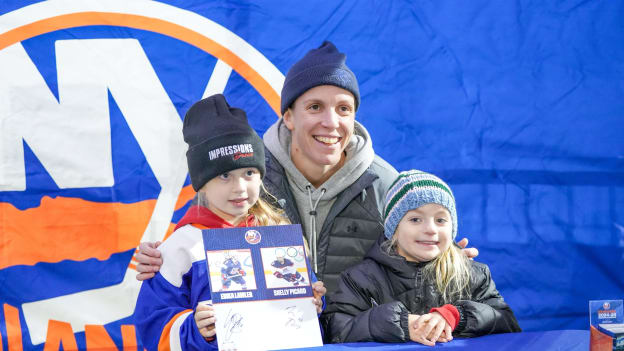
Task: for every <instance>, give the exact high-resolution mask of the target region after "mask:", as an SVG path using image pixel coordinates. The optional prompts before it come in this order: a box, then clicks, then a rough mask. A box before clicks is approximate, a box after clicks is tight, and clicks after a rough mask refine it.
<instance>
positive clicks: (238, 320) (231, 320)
mask: <svg viewBox="0 0 624 351" xmlns="http://www.w3.org/2000/svg"><path fill="white" fill-rule="evenodd" d="M243 325H244V324H243V316H242V315H241V314H240V313H232V310H229V311H228V315H227V318H226V320H225V326H224V327H225V336H224V341H225V342H228V343H230V342H231V343H233V340H232V335H233V334H234V333H240V332H241V331H242V329H243Z"/></svg>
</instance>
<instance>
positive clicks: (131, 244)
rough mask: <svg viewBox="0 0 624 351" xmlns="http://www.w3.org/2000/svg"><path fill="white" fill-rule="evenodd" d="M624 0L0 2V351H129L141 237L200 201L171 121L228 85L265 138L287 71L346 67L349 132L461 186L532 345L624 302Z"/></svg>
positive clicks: (133, 343)
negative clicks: (316, 51) (592, 308)
mask: <svg viewBox="0 0 624 351" xmlns="http://www.w3.org/2000/svg"><path fill="white" fill-rule="evenodd" d="M623 16H624V2H621V1H580V0H575V1H572V0H570V1H515V2H508V1H504V2H500V1H485V0H476V1H469V2H456V1H447V0H435V1H393V2H375V1H341V2H336V3H333V2H330V3H328V2H325V1H307V2H298V3H297V4H294V3H292V2H282V1H263V2H260V3H259V2H255V1H246V0H241V1H212V2H209V3H208V2H205V1H197V0H184V1H162V2H155V1H148V0H135V1H127V2H126V1H121V0H110V1H94V0H85V1H80V2H71V1H63V0H50V1H44V2H38V1H17V0H5V1H2V2H0V127H1V129H0V286H1V289H0V305H2V308H1V309H0V332H1V335H2V344H0V346H1V347H0V350H17V349H19V347H23V349H28V350H30V349H34V350H42V349H44V345H46V343H47V345H48V347H49V348H50V349H54V348H58V347H59V345H60V344H63V347H64V348H65V349H68V348H72V347H76V348H78V349H81V350H85V349H92V348H96V347H116V348H121V347H122V346H124V347H129V348H135V347H137V345H140V340H137V338H136V334H135V331H134V327H133V317H132V313H133V310H134V299H135V298H136V294H137V292H138V288H139V283H138V282H136V280H135V279H134V276H135V274H136V271H135V264H136V262H135V261H134V260H133V254H134V252H135V248H136V246H137V245H138V244H139V242H140V241H145V240H151V241H154V240H160V239H162V238H164V237H165V236H166V235H167V233H170V232H171V228H172V225H173V224H175V223H176V222H177V221H178V220H179V218H180V216H181V214H182V213H183V212H184V210H185V209H186V207H187V206H188V203H187V202H188V200H189V199H190V198H191V197H192V196H193V193H192V189H190V187H189V186H188V185H189V181H188V178H187V174H186V169H185V167H186V164H185V162H186V161H185V159H184V151H185V144H184V143H183V141H182V136H181V125H182V124H181V123H182V118H183V116H184V114H185V113H186V110H187V109H188V108H189V107H190V105H191V104H192V103H193V102H195V101H197V100H199V99H200V98H202V96H206V95H210V94H212V93H216V92H224V94H225V95H226V96H227V97H228V100H229V101H230V102H231V104H232V105H233V106H239V107H242V108H244V109H245V110H246V111H247V113H248V116H249V119H250V121H251V123H252V125H253V126H254V128H255V129H256V130H257V131H258V132H259V133H261V134H262V133H264V131H265V130H266V129H267V128H268V126H269V125H271V124H272V123H273V122H274V121H275V120H276V118H278V116H277V114H276V112H275V111H276V110H277V109H278V105H279V92H280V89H281V85H282V83H283V79H284V75H285V73H286V72H287V69H288V68H289V67H290V65H292V64H293V63H294V62H295V61H296V60H297V59H298V58H300V57H302V56H303V55H304V54H305V53H306V52H307V51H308V50H309V49H311V48H314V47H317V46H319V45H320V44H321V43H322V42H323V41H324V40H326V39H328V40H331V41H333V42H334V43H335V44H336V46H337V47H338V48H339V49H340V50H341V51H343V52H345V53H347V56H348V60H347V62H348V65H349V67H350V68H351V69H352V70H353V71H354V72H355V73H356V75H357V77H358V80H359V83H360V91H361V96H362V104H361V107H360V109H359V111H358V114H357V119H358V120H359V121H360V122H361V123H362V124H363V125H364V126H366V128H367V129H368V130H369V132H370V134H371V137H372V139H373V146H374V149H375V151H376V152H377V154H379V155H380V156H381V157H383V158H384V159H386V160H387V161H388V162H390V163H391V164H392V165H394V166H395V167H396V168H397V169H398V170H407V169H414V168H415V169H421V170H425V171H428V172H433V173H435V174H438V175H439V176H440V177H442V178H443V179H445V180H446V181H447V182H448V183H449V184H450V185H451V186H452V187H453V189H454V191H455V194H456V197H457V203H458V215H459V237H467V238H469V239H470V242H471V246H475V247H477V248H478V249H479V251H480V255H479V257H478V260H480V261H482V262H485V263H487V264H489V265H490V267H491V269H492V274H493V276H494V279H495V281H496V282H497V284H498V287H499V289H500V291H501V292H502V294H503V296H504V297H505V299H506V300H507V301H508V303H509V304H510V305H511V307H512V308H513V309H514V311H515V312H516V315H517V316H518V319H519V322H520V325H521V327H522V328H523V329H524V330H527V331H534V330H550V329H587V328H588V324H589V321H588V300H598V299H616V298H624V274H622V268H621V267H622V266H623V263H624V211H623V210H622V209H623V208H624V120H623V117H624V85H623V83H622V82H624V21H622V18H623Z"/></svg>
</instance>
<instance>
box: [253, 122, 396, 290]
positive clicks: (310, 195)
mask: <svg viewBox="0 0 624 351" xmlns="http://www.w3.org/2000/svg"><path fill="white" fill-rule="evenodd" d="M290 143H291V134H290V131H289V130H288V128H286V126H285V125H284V124H283V122H282V120H281V119H280V120H278V121H277V122H276V123H275V124H273V125H272V126H271V127H270V128H269V130H267V132H266V133H265V135H264V144H265V147H266V175H265V178H264V185H265V186H266V188H267V190H268V191H269V193H271V194H272V195H274V196H275V197H276V198H277V199H278V202H279V204H280V206H281V207H282V208H283V209H284V210H285V212H286V215H287V216H288V218H289V219H290V221H291V222H292V223H300V224H301V225H302V228H303V231H304V233H305V235H306V237H307V239H308V242H309V243H310V246H311V247H312V256H313V257H311V265H312V266H313V267H314V261H316V264H317V269H316V271H317V272H316V273H317V276H318V279H319V280H322V281H323V282H324V283H325V286H326V287H327V290H328V293H331V292H333V291H334V289H335V286H336V283H337V279H338V277H339V275H340V273H341V272H342V271H344V270H345V269H346V268H349V267H352V266H354V265H355V264H357V263H359V262H360V261H362V259H363V258H364V255H365V254H366V252H367V251H368V249H369V248H370V247H371V246H372V245H373V244H374V243H375V241H376V240H377V238H378V237H379V236H380V235H383V223H382V217H381V212H382V211H383V206H384V198H385V194H386V191H387V189H388V188H389V187H390V184H391V183H392V181H394V179H395V178H396V176H397V175H398V174H397V171H396V170H395V169H394V168H393V167H392V166H390V165H389V164H388V163H387V162H385V161H384V160H382V159H381V158H380V157H378V156H376V155H375V154H374V151H373V148H372V144H371V140H370V136H369V134H368V132H367V131H366V129H365V128H364V127H363V126H362V125H361V124H359V123H358V122H355V129H354V135H353V136H352V138H351V140H350V142H349V145H348V146H347V148H346V150H345V151H346V154H347V158H346V160H345V163H344V165H343V166H342V167H341V169H340V170H338V171H337V172H336V173H334V174H333V175H332V176H331V177H330V178H329V179H328V180H327V181H325V183H323V184H322V185H321V186H320V187H319V188H315V187H314V186H312V185H311V184H310V182H309V181H308V180H307V179H306V178H305V177H304V176H303V174H301V172H300V171H299V170H298V169H297V168H296V167H295V165H294V164H293V162H292V160H291V159H290ZM314 239H316V240H314ZM314 253H315V254H316V257H314ZM315 258H316V260H315Z"/></svg>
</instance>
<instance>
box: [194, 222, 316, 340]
mask: <svg viewBox="0 0 624 351" xmlns="http://www.w3.org/2000/svg"><path fill="white" fill-rule="evenodd" d="M202 234H203V239H204V249H205V250H206V261H207V265H208V272H209V274H210V288H211V298H212V299H211V301H210V302H208V303H212V305H213V306H214V309H215V312H216V319H217V321H216V323H215V327H216V331H217V342H218V344H219V350H274V349H289V348H300V347H313V346H322V345H323V342H322V339H321V331H320V325H319V321H318V316H317V314H316V306H315V305H314V303H313V294H312V287H311V283H310V274H309V272H310V267H309V263H308V260H307V259H306V254H305V247H304V245H303V235H302V232H301V226H300V225H298V224H296V225H279V226H265V227H247V228H228V229H205V230H203V231H202Z"/></svg>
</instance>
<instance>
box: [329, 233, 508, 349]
mask: <svg viewBox="0 0 624 351" xmlns="http://www.w3.org/2000/svg"><path fill="white" fill-rule="evenodd" d="M383 241H384V240H381V239H380V240H379V241H378V242H377V243H376V245H375V246H373V247H372V248H371V250H370V251H369V253H368V254H367V255H366V258H365V259H364V261H363V262H362V263H360V264H359V265H357V266H355V267H353V268H351V269H349V270H347V271H346V272H344V273H343V274H342V275H341V277H340V280H339V283H338V290H337V291H336V292H335V293H334V294H333V295H332V296H331V297H330V298H329V299H328V305H327V308H326V309H325V311H324V312H323V315H322V317H321V318H322V323H323V326H324V329H325V336H326V340H327V341H328V342H331V343H343V342H359V341H376V342H404V341H409V340H410V338H409V331H408V323H407V320H408V314H417V315H422V314H425V313H429V310H430V309H431V308H433V307H439V306H442V305H444V302H443V301H442V298H441V296H440V294H439V293H438V291H437V289H436V287H435V285H434V284H435V283H434V282H431V281H425V279H424V271H423V270H424V267H425V265H426V263H413V262H407V261H406V260H405V259H404V258H402V257H400V256H391V255H388V254H387V253H386V252H384V251H383V249H382V248H381V243H382V242H383ZM471 264H472V277H471V280H470V292H471V294H472V295H471V296H472V298H471V299H470V300H458V301H454V302H452V305H454V306H455V307H457V309H458V310H459V313H460V321H459V324H458V325H457V327H456V328H455V330H454V331H453V335H454V336H459V337H472V336H479V335H485V334H494V333H509V332H519V331H520V327H519V326H518V321H517V320H516V317H515V316H514V314H513V312H512V311H511V309H510V308H509V306H508V305H507V304H506V303H505V301H504V300H503V297H502V296H501V295H500V294H499V292H498V291H497V290H496V286H495V284H494V281H493V280H492V277H491V275H490V270H489V268H488V266H487V265H485V264H483V263H479V262H474V261H471Z"/></svg>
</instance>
